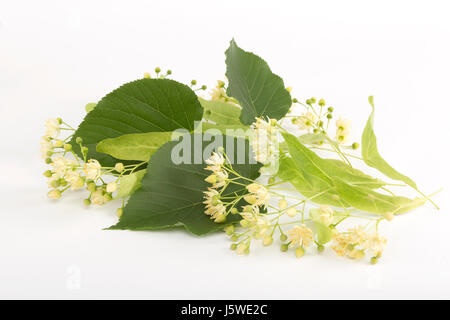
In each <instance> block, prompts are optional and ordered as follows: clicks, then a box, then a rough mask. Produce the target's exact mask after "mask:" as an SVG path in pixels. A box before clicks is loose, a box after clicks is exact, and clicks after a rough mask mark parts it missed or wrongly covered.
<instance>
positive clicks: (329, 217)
mask: <svg viewBox="0 0 450 320" xmlns="http://www.w3.org/2000/svg"><path fill="white" fill-rule="evenodd" d="M319 217H320V221H321V222H322V223H323V224H325V225H327V226H328V225H329V224H331V223H332V222H333V218H334V211H333V209H331V207H329V206H326V205H322V206H320V208H319Z"/></svg>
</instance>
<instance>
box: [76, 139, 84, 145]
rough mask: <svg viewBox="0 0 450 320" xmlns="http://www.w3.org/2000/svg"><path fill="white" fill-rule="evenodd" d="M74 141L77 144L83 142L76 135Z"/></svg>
mask: <svg viewBox="0 0 450 320" xmlns="http://www.w3.org/2000/svg"><path fill="white" fill-rule="evenodd" d="M75 142H76V143H78V144H80V143H83V139H82V138H81V137H77V138H76V139H75Z"/></svg>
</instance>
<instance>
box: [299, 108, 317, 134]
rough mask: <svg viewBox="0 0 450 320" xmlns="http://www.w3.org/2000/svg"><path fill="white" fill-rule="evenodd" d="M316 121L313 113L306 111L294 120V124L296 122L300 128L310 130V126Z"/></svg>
mask: <svg viewBox="0 0 450 320" xmlns="http://www.w3.org/2000/svg"><path fill="white" fill-rule="evenodd" d="M316 121H317V117H316V115H315V114H313V113H311V112H306V113H303V114H302V115H301V116H299V117H298V118H297V119H296V120H295V121H294V124H296V125H297V126H298V128H299V129H300V130H310V129H311V128H313V125H314V123H316Z"/></svg>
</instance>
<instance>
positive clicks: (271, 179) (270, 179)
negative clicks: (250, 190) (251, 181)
mask: <svg viewBox="0 0 450 320" xmlns="http://www.w3.org/2000/svg"><path fill="white" fill-rule="evenodd" d="M275 180H276V179H275V177H270V178H269V180H267V183H268V184H272V183H275Z"/></svg>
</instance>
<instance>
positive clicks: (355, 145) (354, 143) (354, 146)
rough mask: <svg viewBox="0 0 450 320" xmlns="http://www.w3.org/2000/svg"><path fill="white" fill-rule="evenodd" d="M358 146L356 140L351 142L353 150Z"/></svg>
mask: <svg viewBox="0 0 450 320" xmlns="http://www.w3.org/2000/svg"><path fill="white" fill-rule="evenodd" d="M358 148H359V143H358V142H353V143H352V149H353V150H356V149H358Z"/></svg>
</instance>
